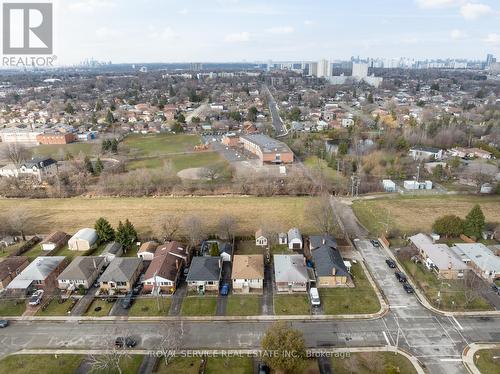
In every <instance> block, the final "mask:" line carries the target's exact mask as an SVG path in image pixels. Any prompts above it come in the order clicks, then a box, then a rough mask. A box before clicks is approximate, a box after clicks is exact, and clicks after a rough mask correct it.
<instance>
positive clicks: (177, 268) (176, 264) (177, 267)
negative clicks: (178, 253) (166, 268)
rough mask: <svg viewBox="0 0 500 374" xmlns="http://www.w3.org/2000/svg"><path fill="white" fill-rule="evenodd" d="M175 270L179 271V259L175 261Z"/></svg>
mask: <svg viewBox="0 0 500 374" xmlns="http://www.w3.org/2000/svg"><path fill="white" fill-rule="evenodd" d="M175 270H179V259H178V258H176V259H175Z"/></svg>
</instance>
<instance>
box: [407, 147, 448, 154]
mask: <svg viewBox="0 0 500 374" xmlns="http://www.w3.org/2000/svg"><path fill="white" fill-rule="evenodd" d="M411 150H415V151H421V152H429V153H438V152H439V151H441V149H439V148H434V147H424V146H416V147H412V148H411Z"/></svg>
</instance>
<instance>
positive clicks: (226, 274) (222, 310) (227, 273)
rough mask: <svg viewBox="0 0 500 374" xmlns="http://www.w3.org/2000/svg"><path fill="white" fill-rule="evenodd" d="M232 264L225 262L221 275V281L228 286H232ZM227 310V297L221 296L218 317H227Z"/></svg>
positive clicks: (216, 312) (218, 299)
mask: <svg viewBox="0 0 500 374" xmlns="http://www.w3.org/2000/svg"><path fill="white" fill-rule="evenodd" d="M232 265H233V264H232V263H231V262H230V261H224V262H223V263H222V274H221V279H222V283H221V286H222V285H223V284H228V285H229V286H231V269H232ZM226 308H227V296H222V295H221V294H219V295H218V296H217V309H216V311H215V315H216V316H225V315H226Z"/></svg>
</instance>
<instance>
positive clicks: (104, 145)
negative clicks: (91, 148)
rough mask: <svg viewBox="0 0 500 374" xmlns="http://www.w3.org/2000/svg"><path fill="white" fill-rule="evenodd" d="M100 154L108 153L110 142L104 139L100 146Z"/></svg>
mask: <svg viewBox="0 0 500 374" xmlns="http://www.w3.org/2000/svg"><path fill="white" fill-rule="evenodd" d="M101 149H102V152H108V151H109V150H110V149H111V140H109V139H104V140H103V141H102V144H101Z"/></svg>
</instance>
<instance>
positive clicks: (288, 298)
mask: <svg viewBox="0 0 500 374" xmlns="http://www.w3.org/2000/svg"><path fill="white" fill-rule="evenodd" d="M310 312H311V307H310V305H309V299H308V297H307V295H305V294H300V295H275V296H274V314H277V315H280V314H288V315H309V314H310Z"/></svg>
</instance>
